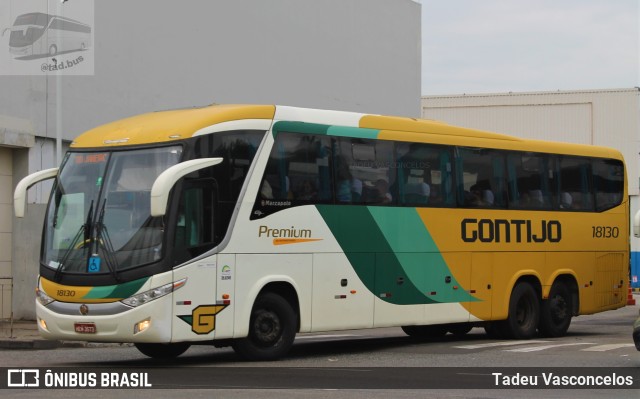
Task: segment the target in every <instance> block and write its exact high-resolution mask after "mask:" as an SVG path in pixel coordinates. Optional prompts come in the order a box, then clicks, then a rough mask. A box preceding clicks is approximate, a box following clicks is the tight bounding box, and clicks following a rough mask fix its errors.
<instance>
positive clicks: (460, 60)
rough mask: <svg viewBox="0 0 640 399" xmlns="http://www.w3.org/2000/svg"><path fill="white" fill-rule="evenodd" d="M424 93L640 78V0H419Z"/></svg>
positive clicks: (602, 85) (594, 85) (577, 86)
mask: <svg viewBox="0 0 640 399" xmlns="http://www.w3.org/2000/svg"><path fill="white" fill-rule="evenodd" d="M419 3H421V4H422V94H423V95H433V94H462V93H467V94H470V93H504V92H522V91H554V90H584V89H610V88H629V87H637V86H640V39H639V35H640V33H639V26H640V0H421V1H419Z"/></svg>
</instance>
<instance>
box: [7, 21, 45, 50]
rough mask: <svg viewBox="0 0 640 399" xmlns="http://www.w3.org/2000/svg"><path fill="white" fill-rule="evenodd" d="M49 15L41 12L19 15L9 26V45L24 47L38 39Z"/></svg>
mask: <svg viewBox="0 0 640 399" xmlns="http://www.w3.org/2000/svg"><path fill="white" fill-rule="evenodd" d="M49 19H51V16H49V15H47V14H42V13H31V14H24V15H20V16H19V17H18V18H16V21H15V22H14V24H13V27H12V28H11V36H10V37H9V46H11V47H24V46H29V45H31V44H33V43H34V42H35V41H36V40H38V39H39V38H40V37H41V36H42V34H43V33H44V31H45V28H46V27H47V25H48V24H49Z"/></svg>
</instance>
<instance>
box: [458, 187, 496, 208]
mask: <svg viewBox="0 0 640 399" xmlns="http://www.w3.org/2000/svg"><path fill="white" fill-rule="evenodd" d="M465 197H466V198H465V202H466V203H467V205H469V206H477V207H486V206H493V204H494V202H495V196H494V195H493V191H491V190H490V189H488V188H482V186H481V185H480V184H474V185H473V186H471V189H470V191H469V195H466V194H465Z"/></svg>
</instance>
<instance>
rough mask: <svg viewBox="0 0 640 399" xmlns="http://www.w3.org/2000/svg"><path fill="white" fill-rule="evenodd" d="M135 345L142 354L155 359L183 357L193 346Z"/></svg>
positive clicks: (178, 344)
mask: <svg viewBox="0 0 640 399" xmlns="http://www.w3.org/2000/svg"><path fill="white" fill-rule="evenodd" d="M135 345H136V348H138V350H139V351H140V352H142V354H144V355H147V356H149V357H153V358H155V359H173V358H175V357H178V356H180V355H182V354H183V353H184V352H186V350H187V349H189V346H191V345H189V344H187V343H184V342H180V343H173V344H146V343H137V344H135Z"/></svg>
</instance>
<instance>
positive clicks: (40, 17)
mask: <svg viewBox="0 0 640 399" xmlns="http://www.w3.org/2000/svg"><path fill="white" fill-rule="evenodd" d="M54 18H56V19H60V20H63V21H69V22H73V23H76V24H79V25H83V26H87V27H88V26H89V25H87V24H85V23H84V22H80V21H76V20H75V19H71V18H67V17H63V16H61V15H52V14H45V13H43V12H30V13H27V14H22V15H18V17H16V20H15V22H14V23H13V26H20V25H38V26H43V27H46V26H47V25H49V21H51V20H52V19H54Z"/></svg>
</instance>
